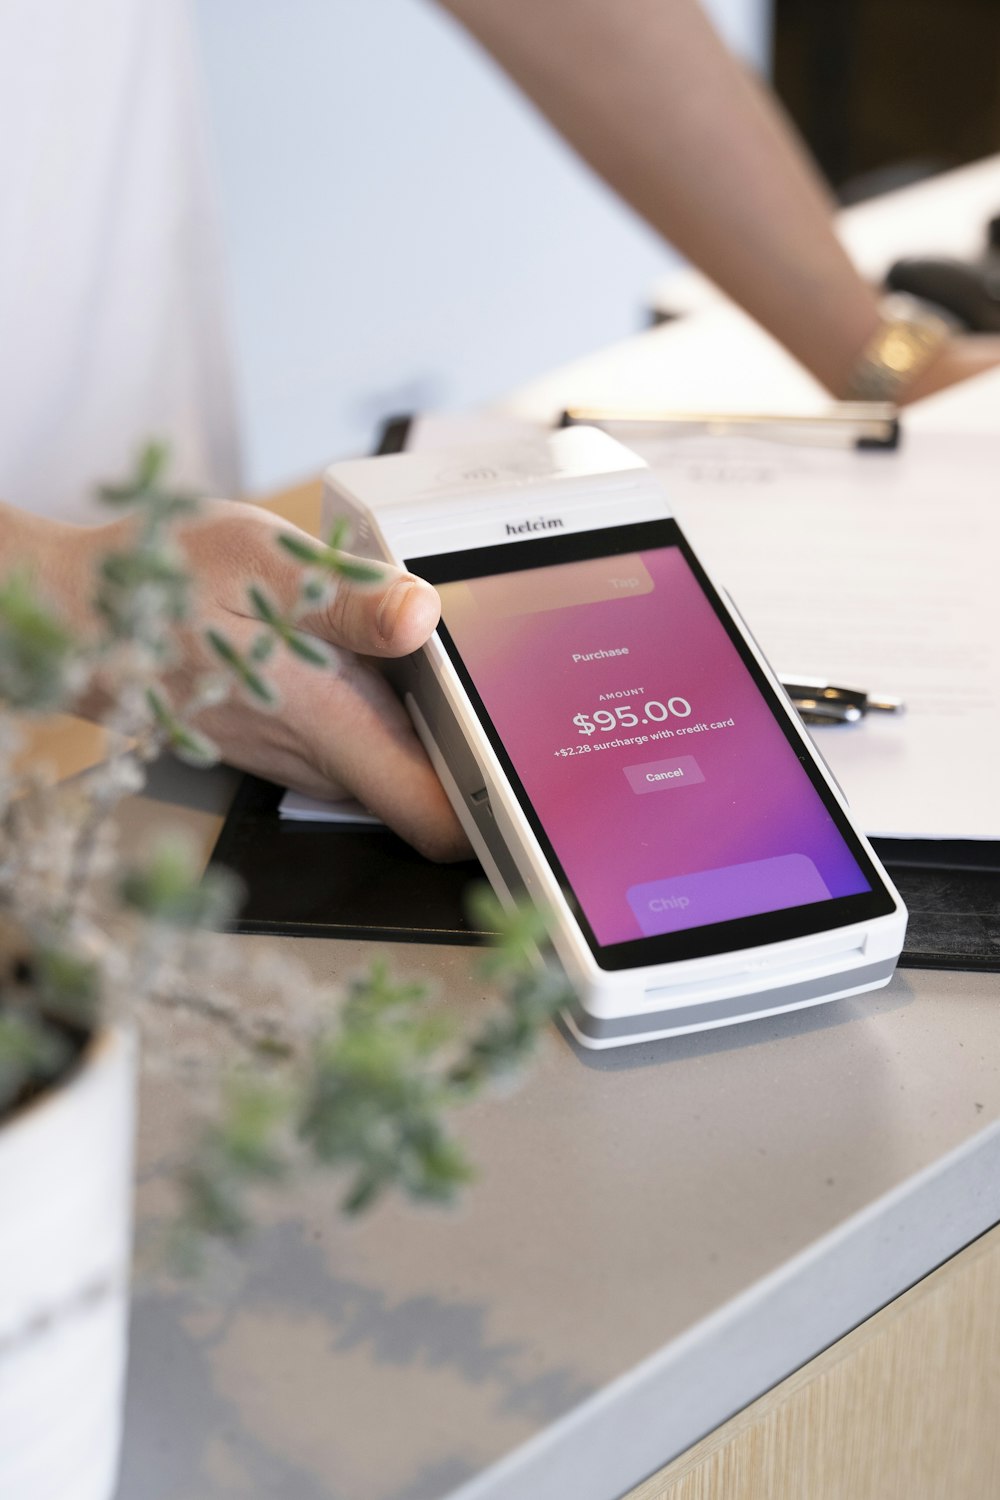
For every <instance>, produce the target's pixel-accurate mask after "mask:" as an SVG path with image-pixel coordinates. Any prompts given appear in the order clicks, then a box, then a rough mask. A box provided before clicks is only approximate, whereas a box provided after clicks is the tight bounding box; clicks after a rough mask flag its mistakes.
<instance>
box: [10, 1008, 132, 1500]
mask: <svg viewBox="0 0 1000 1500" xmlns="http://www.w3.org/2000/svg"><path fill="white" fill-rule="evenodd" d="M134 1116H135V1046H134V1041H133V1038H132V1037H131V1036H130V1035H129V1034H127V1033H123V1032H120V1031H115V1030H112V1031H107V1032H103V1033H101V1034H100V1035H99V1036H98V1037H96V1038H95V1039H94V1041H93V1042H92V1043H91V1044H90V1046H89V1048H88V1049H87V1052H86V1054H85V1057H84V1059H83V1062H82V1064H81V1066H80V1067H79V1069H78V1071H77V1072H75V1073H74V1074H73V1075H72V1077H71V1078H70V1080H69V1082H68V1083H67V1084H65V1085H63V1086H62V1087H59V1088H55V1089H53V1090H52V1091H51V1092H50V1093H47V1094H45V1095H43V1096H41V1097H40V1098H39V1099H38V1100H37V1101H36V1102H35V1103H33V1104H32V1105H30V1106H29V1107H28V1108H27V1109H25V1110H24V1111H22V1112H21V1113H20V1114H18V1115H16V1116H15V1117H14V1118H13V1119H12V1120H11V1121H10V1122H9V1123H8V1124H6V1125H0V1496H2V1497H3V1500H110V1497H111V1496H112V1495H113V1493H114V1489H115V1483H116V1479H117V1470H118V1452H119V1446H120V1441H121V1416H122V1401H123V1395H124V1375H125V1341H126V1331H127V1310H128V1279H129V1260H130V1254H131V1237H132V1226H131V1218H132V1150H133V1137H134V1128H133V1127H134Z"/></svg>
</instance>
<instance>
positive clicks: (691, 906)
mask: <svg viewBox="0 0 1000 1500" xmlns="http://www.w3.org/2000/svg"><path fill="white" fill-rule="evenodd" d="M439 588H440V593H441V597H442V602H443V618H444V623H445V624H446V626H447V628H448V630H449V632H450V634H451V636H452V639H453V641H454V643H455V646H456V647H457V649H458V652H459V654H460V656H461V658H462V660H463V662H464V664H465V666H466V668H467V670H468V672H469V674H470V676H471V678H472V680H473V682H474V683H475V685H476V688H477V690H478V692H479V695H480V697H481V698H482V700H483V702H484V704H485V707H486V709H487V712H488V713H489V715H490V718H491V719H492V720H493V723H494V725H495V727H496V730H497V732H498V734H499V736H500V738H501V740H502V741H503V743H504V745H505V747H506V749H507V753H508V754H509V756H510V758H511V761H512V762H513V765H514V768H515V770H516V771H517V774H518V776H519V777H520V779H521V781H522V783H523V785H524V787H525V790H526V792H527V795H528V797H529V799H530V801H531V803H532V805H533V807H534V809H535V812H536V814H537V816H538V817H539V819H540V821H541V823H542V825H543V827H544V829H545V832H546V834H547V836H548V838H549V840H550V842H551V844H552V846H553V848H554V850H555V853H556V855H557V857H558V859H559V862H560V863H561V865H562V867H563V870H564V872H565V874H566V876H567V878H568V880H569V883H570V885H571V886H572V887H573V890H574V891H575V893H576V896H577V899H578V900H579V903H580V906H581V907H582V910H583V912H584V914H585V915H586V918H587V920H588V922H589V923H590V926H591V927H592V929H593V931H594V934H595V936H596V938H597V941H598V943H599V944H600V945H602V946H608V945H611V944H614V943H620V942H627V941H630V940H633V939H636V938H641V937H643V936H653V935H656V934H660V933H665V932H672V931H677V930H680V929H683V928H690V927H695V926H704V925H706V924H708V923H711V922H718V921H725V920H728V919H730V918H736V917H743V916H750V915H754V914H757V913H761V912H769V911H776V910H781V909H784V908H788V907H793V906H798V905H805V904H810V903H813V902H817V901H822V900H827V899H829V898H830V897H837V896H847V895H853V894H855V893H858V892H863V891H868V890H870V886H869V883H868V881H867V880H866V879H865V877H864V875H863V873H862V871H861V870H860V868H859V866H858V864H857V862H856V861H855V859H854V857H853V856H852V854H851V852H850V850H849V849H848V847H847V845H846V843H845V842H844V839H843V838H842V836H841V834H840V832H839V830H838V829H837V827H836V824H835V823H834V822H833V819H832V818H831V816H830V814H829V812H828V811H827V809H826V807H825V806H824V804H823V801H822V799H821V797H820V796H819V794H818V793H817V791H816V789H815V788H814V787H813V785H812V783H811V781H810V779H809V776H808V775H807V774H806V772H805V770H804V769H803V767H802V766H801V764H800V763H799V760H798V758H797V756H796V754H795V751H794V749H793V748H792V746H791V745H790V744H789V742H788V740H787V739H786V738H785V735H784V733H783V732H782V730H781V728H780V726H779V724H778V723H777V722H776V721H775V719H774V717H773V715H772V713H771V711H770V709H769V707H768V705H767V703H766V701H765V700H764V698H763V697H762V696H761V693H760V691H759V689H758V687H757V685H756V684H755V682H754V680H753V677H752V676H751V674H750V672H749V670H748V669H747V667H746V666H745V664H744V663H743V661H742V659H741V657H740V655H739V652H738V651H737V649H736V647H735V646H734V645H733V643H732V641H731V640H730V639H729V636H728V635H727V633H726V630H725V628H724V627H723V625H722V623H721V621H720V620H719V618H718V616H717V615H716V613H715V611H714V609H713V608H712V605H711V603H710V602H709V600H708V599H707V598H706V597H705V594H704V593H703V592H702V589H701V587H700V585H699V583H698V580H697V578H696V577H695V575H694V573H693V572H692V570H691V569H690V567H689V566H688V563H687V561H686V559H685V557H684V555H683V553H682V552H681V551H680V549H679V548H677V547H661V548H656V549H655V550H651V551H646V552H637V553H631V554H626V555H620V556H616V557H609V558H597V559H591V560H588V561H583V562H569V563H561V564H557V565H555V566H553V567H542V568H530V569H526V570H524V571H521V572H516V573H502V574H494V575H490V576H487V577H481V578H473V579H468V580H465V581H463V582H459V583H445V584H442V585H440V586H439Z"/></svg>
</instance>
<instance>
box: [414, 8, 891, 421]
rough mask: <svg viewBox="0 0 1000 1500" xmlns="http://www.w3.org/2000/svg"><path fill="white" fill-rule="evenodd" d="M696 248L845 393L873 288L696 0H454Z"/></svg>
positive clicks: (586, 152)
mask: <svg viewBox="0 0 1000 1500" xmlns="http://www.w3.org/2000/svg"><path fill="white" fill-rule="evenodd" d="M441 3H442V4H443V5H444V6H445V8H446V9H447V10H449V11H450V12H451V13H452V14H453V15H454V16H456V18H458V19H459V20H460V21H461V22H462V23H463V24H464V25H465V26H466V27H467V28H468V30H469V31H470V32H472V33H473V34H474V35H475V36H476V37H477V38H478V39H479V40H480V41H481V42H482V43H483V45H484V46H485V47H487V48H488V50H489V51H490V52H491V53H492V54H493V56H494V57H495V58H496V59H497V61H498V62H500V63H501V64H502V65H503V67H504V68H505V69H506V70H507V71H508V72H509V73H510V74H511V76H512V77H513V78H514V79H515V80H516V82H517V83H519V84H520V85H521V87H522V88H523V89H524V90H525V92H526V93H528V94H529V95H530V96H531V98H532V99H534V101H535V102H536V103H537V104H538V105H539V107H540V108H541V109H542V110H543V111H544V113H545V114H546V115H547V116H548V118H549V119H550V120H551V121H552V123H553V124H554V125H555V126H556V127H557V128H558V129H559V130H560V131H561V132H562V133H563V134H564V135H565V136H566V138H567V139H568V140H569V141H570V142H571V143H572V144H573V145H574V146H575V147H576V148H577V150H578V151H579V152H580V153H581V154H582V155H583V156H584V157H585V158H586V159H587V160H588V161H589V162H590V163H591V165H592V166H593V167H595V168H596V170H597V171H598V172H600V173H601V175H602V176H603V177H605V178H606V179H607V181H608V182H609V183H610V184H611V186H612V187H614V188H615V189H617V191H618V192H619V193H620V194H621V195H622V196H623V197H624V198H625V199H627V201H628V202H629V203H631V204H632V206H633V207H634V208H636V209H637V210H638V211H639V212H640V213H641V214H642V215H643V216H644V217H645V218H646V219H647V220H648V221H649V222H650V224H652V225H653V226H654V227H655V228H656V229H658V230H659V231H660V232H661V233H662V234H663V235H664V236H665V237H666V238H667V239H668V240H669V241H670V242H671V243H672V244H674V245H675V246H676V247H677V248H678V249H679V250H680V251H681V252H682V253H683V254H684V255H686V256H687V257H688V258H689V259H690V260H692V261H693V262H694V263H695V264H696V265H697V266H699V267H700V269H701V270H702V271H704V272H705V273H706V275H708V276H710V277H712V279H713V280H714V281H716V282H717V283H718V285H719V286H720V287H721V288H722V289H723V291H725V292H726V293H728V295H729V296H730V297H732V298H733V299H734V300H735V301H737V302H739V303H740V304H741V305H742V306H743V307H744V308H746V310H747V311H748V312H749V313H751V314H752V315H753V316H754V317H755V318H757V319H758V321H759V322H761V323H762V324H763V325H764V327H765V328H767V329H768V331H769V332H770V333H772V334H773V335H774V336H775V337H776V338H778V339H779V340H780V341H781V342H782V343H783V344H784V345H785V346H786V348H788V349H789V350H790V351H791V353H792V354H794V355H795V356H796V357H797V358H798V359H800V360H801V361H802V363H803V364H804V365H806V366H807V368H808V369H810V370H811V371H812V372H813V374H814V375H816V376H817V377H818V378H819V379H820V380H821V381H822V382H823V384H824V385H826V386H827V387H828V389H830V390H831V391H834V392H836V393H838V394H839V393H842V392H843V390H844V388H845V386H846V384H847V380H848V376H849V374H850V371H851V369H852V367H853V365H854V363H855V361H856V360H857V358H858V355H859V353H860V351H861V350H862V348H863V347H864V345H865V344H866V342H867V341H868V339H869V338H870V337H871V335H872V334H873V333H874V331H875V329H876V327H877V325H878V307H877V302H876V298H875V295H874V293H873V292H872V291H871V289H870V288H869V287H868V286H867V285H866V284H865V283H864V281H863V280H862V279H861V277H860V276H859V275H858V273H857V272H856V271H855V269H854V268H853V266H852V265H851V262H850V261H849V259H848V257H847V255H846V254H845V252H844V251H843V249H842V248H841V246H840V244H839V242H838V240H837V239H836V237H835V235H834V233H833V229H832V205H831V203H830V201H829V199H828V196H827V194H826V191H825V189H824V188H823V186H822V184H821V182H820V180H819V177H818V175H817V173H816V172H815V170H814V169H813V167H812V166H811V164H810V163H809V161H808V159H807V158H806V156H805V153H804V151H803V150H802V148H801V147H800V145H799V143H798V141H797V139H796V138H795V136H794V135H793V133H792V132H791V130H790V129H789V127H788V126H787V125H786V124H785V122H784V120H783V118H782V116H781V114H780V111H779V109H778V107H777V105H776V104H775V103H774V101H773V100H772V99H771V98H770V97H768V95H767V94H766V92H765V90H764V89H763V88H762V87H761V86H759V85H758V84H757V83H756V81H755V80H753V79H752V78H751V77H750V76H749V75H748V74H747V72H746V71H745V70H744V69H743V68H742V66H741V65H740V64H739V63H738V62H737V61H736V60H735V59H734V58H733V57H732V56H731V55H730V53H729V52H728V51H727V50H726V48H725V47H724V45H723V44H722V42H721V41H720V40H719V39H718V37H717V35H716V33H715V32H714V30H713V29H712V27H711V25H710V23H709V22H708V20H707V19H706V17H705V15H704V14H703V12H702V11H701V9H700V8H699V6H698V5H697V4H696V0H441Z"/></svg>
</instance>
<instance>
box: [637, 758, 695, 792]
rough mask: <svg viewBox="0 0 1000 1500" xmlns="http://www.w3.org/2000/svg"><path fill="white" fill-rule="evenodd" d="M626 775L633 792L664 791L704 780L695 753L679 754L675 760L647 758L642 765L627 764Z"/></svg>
mask: <svg viewBox="0 0 1000 1500" xmlns="http://www.w3.org/2000/svg"><path fill="white" fill-rule="evenodd" d="M625 775H626V776H627V777H628V784H629V786H630V787H631V788H632V790H633V792H639V793H640V795H641V794H642V793H643V792H664V791H666V789H667V787H671V786H693V785H694V783H695V782H696V781H704V780H705V778H704V776H703V775H702V774H701V769H700V767H699V765H698V762H697V761H696V760H695V758H694V756H693V755H678V756H677V757H675V759H674V760H646V761H643V763H642V765H641V766H626V767H625Z"/></svg>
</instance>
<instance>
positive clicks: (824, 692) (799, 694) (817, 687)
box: [781, 677, 905, 724]
mask: <svg viewBox="0 0 1000 1500" xmlns="http://www.w3.org/2000/svg"><path fill="white" fill-rule="evenodd" d="M781 684H782V686H783V688H784V689H785V692H786V693H787V694H788V696H789V698H791V700H792V702H793V703H794V705H795V707H796V709H797V710H798V712H799V714H800V715H801V716H802V718H803V719H804V720H805V722H806V723H807V724H856V723H857V722H858V721H859V719H863V718H864V716H865V714H869V713H884V714H901V713H902V712H903V710H904V707H905V705H904V703H903V700H902V699H901V698H890V697H888V696H887V695H886V694H884V693H883V694H880V695H879V696H878V697H875V695H874V694H872V693H866V692H865V691H864V689H863V688H851V687H838V686H837V685H836V684H834V683H832V682H826V681H824V680H823V679H822V678H819V677H797V678H795V679H792V678H788V677H782V679H781Z"/></svg>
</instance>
